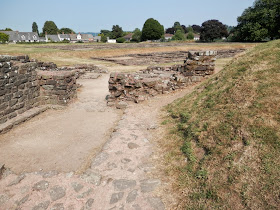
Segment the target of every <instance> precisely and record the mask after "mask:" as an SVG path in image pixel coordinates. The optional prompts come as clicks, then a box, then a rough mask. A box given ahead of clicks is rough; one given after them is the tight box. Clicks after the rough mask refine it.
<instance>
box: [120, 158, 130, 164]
mask: <svg viewBox="0 0 280 210" xmlns="http://www.w3.org/2000/svg"><path fill="white" fill-rule="evenodd" d="M121 162H122V163H124V164H127V163H129V162H131V160H130V159H128V158H124V159H122V160H121Z"/></svg>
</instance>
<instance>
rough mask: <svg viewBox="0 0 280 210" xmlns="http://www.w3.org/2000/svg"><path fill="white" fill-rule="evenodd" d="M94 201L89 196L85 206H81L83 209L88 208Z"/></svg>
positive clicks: (90, 207)
mask: <svg viewBox="0 0 280 210" xmlns="http://www.w3.org/2000/svg"><path fill="white" fill-rule="evenodd" d="M93 203H94V199H93V198H90V199H88V200H87V202H86V204H85V206H84V207H83V208H82V209H83V210H90V209H92V205H93Z"/></svg>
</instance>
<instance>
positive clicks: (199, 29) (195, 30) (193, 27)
mask: <svg viewBox="0 0 280 210" xmlns="http://www.w3.org/2000/svg"><path fill="white" fill-rule="evenodd" d="M192 29H193V31H194V32H195V33H198V34H199V33H200V32H201V29H202V28H201V26H199V25H192Z"/></svg>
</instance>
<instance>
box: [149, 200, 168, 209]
mask: <svg viewBox="0 0 280 210" xmlns="http://www.w3.org/2000/svg"><path fill="white" fill-rule="evenodd" d="M148 202H149V204H150V205H151V207H152V208H153V209H155V210H164V209H165V206H164V204H163V202H162V201H161V199H160V198H157V197H155V198H154V197H150V198H148Z"/></svg>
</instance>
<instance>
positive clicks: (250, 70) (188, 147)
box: [161, 40, 280, 209]
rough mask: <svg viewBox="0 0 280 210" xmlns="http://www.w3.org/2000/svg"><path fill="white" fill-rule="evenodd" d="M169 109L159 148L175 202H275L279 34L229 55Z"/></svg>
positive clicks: (274, 205) (278, 197) (279, 191)
mask: <svg viewBox="0 0 280 210" xmlns="http://www.w3.org/2000/svg"><path fill="white" fill-rule="evenodd" d="M167 111H168V116H167V117H166V119H165V120H164V121H163V124H164V125H165V126H166V128H168V129H171V131H170V133H169V134H168V135H167V136H166V137H165V139H164V140H163V141H162V143H161V148H162V150H163V151H164V153H165V155H164V162H165V163H164V164H163V165H165V166H164V172H165V176H166V179H170V180H171V179H173V178H174V177H175V179H174V180H175V181H174V182H173V185H172V187H171V188H172V189H171V188H170V189H169V190H171V191H173V193H174V196H175V197H177V206H176V208H182V209H279V208H280V138H279V137H280V129H279V128H280V41H279V40H277V41H272V42H269V43H265V44H260V45H258V46H256V47H255V48H254V49H250V50H249V51H248V52H247V53H246V54H245V55H242V56H240V57H238V58H235V59H234V60H233V61H231V62H230V63H229V64H228V65H227V66H226V67H225V68H224V69H223V70H222V71H220V72H219V73H218V74H217V75H214V76H213V77H212V78H211V79H209V80H207V81H205V82H204V83H203V84H201V85H200V86H199V87H198V88H196V90H195V91H194V92H193V93H191V94H190V95H187V96H185V97H184V98H182V99H180V100H178V101H176V102H174V103H173V104H171V105H169V106H168V107H167ZM169 177H170V178H169Z"/></svg>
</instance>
